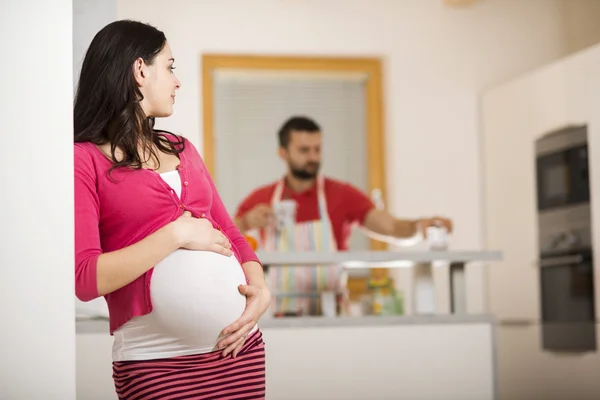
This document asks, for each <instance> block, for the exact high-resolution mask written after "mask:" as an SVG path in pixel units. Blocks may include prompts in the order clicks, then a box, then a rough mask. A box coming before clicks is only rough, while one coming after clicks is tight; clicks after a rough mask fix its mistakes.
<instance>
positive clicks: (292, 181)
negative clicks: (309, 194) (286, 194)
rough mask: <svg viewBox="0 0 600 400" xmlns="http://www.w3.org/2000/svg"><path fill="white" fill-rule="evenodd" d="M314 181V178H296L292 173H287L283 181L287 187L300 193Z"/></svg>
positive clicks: (311, 185)
mask: <svg viewBox="0 0 600 400" xmlns="http://www.w3.org/2000/svg"><path fill="white" fill-rule="evenodd" d="M315 182H316V178H313V179H298V178H296V177H295V176H293V175H292V174H289V173H288V174H287V175H286V177H285V183H286V185H287V187H289V188H290V189H292V191H294V192H296V193H302V192H305V191H307V190H308V189H310V188H311V187H313V185H314V184H315Z"/></svg>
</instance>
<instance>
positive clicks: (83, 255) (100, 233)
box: [75, 135, 258, 335]
mask: <svg viewBox="0 0 600 400" xmlns="http://www.w3.org/2000/svg"><path fill="white" fill-rule="evenodd" d="M165 136H166V137H168V138H169V140H173V137H172V136H169V135H165ZM179 158H180V160H181V163H180V164H179V166H178V167H177V169H178V170H179V174H180V176H181V181H182V191H181V200H179V199H178V197H177V195H176V193H175V192H174V191H173V190H172V189H171V188H170V187H169V185H168V184H167V183H166V182H165V181H164V180H163V179H162V178H161V177H160V175H159V174H157V173H156V172H155V171H152V170H148V169H142V170H133V169H129V168H118V169H114V170H113V171H112V173H111V177H110V178H109V176H108V175H107V173H108V170H109V168H110V167H111V161H110V160H109V159H108V158H106V157H105V155H104V154H103V153H102V152H101V151H100V150H99V149H98V148H97V147H96V146H95V145H94V144H92V143H76V144H75V293H76V295H77V297H78V298H79V299H80V300H82V301H89V300H92V299H94V298H97V297H98V296H99V295H98V286H97V281H96V265H97V262H98V257H99V256H100V254H102V252H111V251H115V250H119V249H121V248H124V247H127V246H129V245H131V244H134V243H136V242H138V241H140V240H142V239H143V238H145V237H146V236H148V235H150V234H151V233H153V232H155V231H157V230H158V229H160V228H161V227H163V226H165V225H167V224H168V223H169V222H171V221H174V220H175V219H177V218H178V217H179V216H181V214H183V212H184V211H185V210H188V211H190V212H191V213H192V215H193V216H195V217H205V218H207V219H208V220H209V221H211V222H212V223H213V226H215V228H217V229H220V230H222V231H223V233H224V234H225V235H226V236H227V237H228V238H229V240H230V241H231V244H232V249H233V252H234V254H235V256H236V257H237V259H238V260H239V261H240V263H244V262H247V261H257V262H258V258H257V257H256V254H255V253H254V251H252V248H251V247H250V246H249V245H248V243H247V242H246V240H245V239H244V237H243V236H242V235H241V234H240V232H239V230H238V229H237V227H236V226H235V225H234V223H233V222H232V220H231V218H230V216H229V214H228V212H227V210H226V209H225V206H224V205H223V202H222V201H221V198H220V197H219V194H218V193H217V189H216V188H215V185H214V183H213V181H212V179H211V177H210V175H209V173H208V171H207V170H206V166H205V165H204V162H203V161H202V158H201V157H200V154H199V153H198V151H197V149H196V148H195V147H194V146H193V145H192V144H191V143H190V142H189V141H188V140H185V150H184V151H183V152H181V153H180V154H179ZM152 271H153V269H150V270H149V271H148V272H146V273H145V274H144V275H142V276H140V277H139V278H138V279H136V280H135V281H133V282H131V283H130V284H129V285H127V286H125V287H123V288H121V289H119V290H116V291H114V292H112V293H109V294H108V295H106V296H104V297H105V299H106V302H107V303H108V310H109V315H110V333H111V335H112V334H113V332H114V331H115V330H116V329H118V328H119V327H120V326H121V325H123V324H125V323H126V322H127V321H129V319H131V318H132V317H135V316H140V315H144V314H148V313H150V312H151V311H152V302H151V300H150V279H151V277H152Z"/></svg>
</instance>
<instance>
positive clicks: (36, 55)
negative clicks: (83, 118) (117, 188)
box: [0, 0, 75, 400]
mask: <svg viewBox="0 0 600 400" xmlns="http://www.w3.org/2000/svg"><path fill="white" fill-rule="evenodd" d="M71 15H72V10H71V0H55V1H52V2H49V1H45V0H30V1H26V2H25V1H21V0H8V2H7V1H6V0H4V1H3V2H2V12H1V13H0V33H1V34H0V37H1V38H2V42H1V43H2V54H3V58H2V62H1V63H0V87H1V88H2V90H0V120H1V121H2V150H1V152H0V177H1V178H0V179H1V180H0V183H1V185H0V187H1V188H2V189H1V192H2V195H1V196H0V221H1V222H0V235H1V237H2V244H1V245H0V320H1V322H0V324H1V326H2V329H0V398H2V399H7V400H13V399H14V400H20V399H64V400H69V399H74V398H75V317H74V302H73V290H74V277H73V270H74V266H73V254H74V253H73V178H72V177H73V155H72V154H73V150H72V149H73V144H72V143H73V139H72V137H73V135H72V130H73V124H72V86H71V84H72V82H73V73H72V71H73V70H72V63H71V60H72V54H73V53H72V47H71V43H72V42H71V40H72V29H71V27H72V25H71Z"/></svg>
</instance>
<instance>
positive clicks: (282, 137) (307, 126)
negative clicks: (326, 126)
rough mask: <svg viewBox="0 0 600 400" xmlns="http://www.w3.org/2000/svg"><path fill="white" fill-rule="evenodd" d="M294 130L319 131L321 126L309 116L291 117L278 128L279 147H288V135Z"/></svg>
mask: <svg viewBox="0 0 600 400" xmlns="http://www.w3.org/2000/svg"><path fill="white" fill-rule="evenodd" d="M294 131H299V132H309V133H319V132H321V127H320V126H319V125H318V124H317V123H316V122H315V121H313V120H312V119H310V118H307V117H301V116H295V117H291V118H289V119H288V120H287V121H285V122H284V124H283V125H282V126H281V128H280V129H279V132H278V135H279V147H282V148H287V147H288V145H289V144H290V136H291V134H292V132H294Z"/></svg>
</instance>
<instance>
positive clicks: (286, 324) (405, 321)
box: [76, 315, 494, 335]
mask: <svg viewBox="0 0 600 400" xmlns="http://www.w3.org/2000/svg"><path fill="white" fill-rule="evenodd" d="M493 322H494V318H493V317H492V316H489V315H431V316H426V315H419V316H390V317H387V316H386V317H383V316H382V317H378V316H363V317H335V318H328V317H286V318H263V319H262V320H261V321H260V323H259V326H260V327H261V329H262V328H265V329H269V328H274V329H286V328H289V329H296V328H317V327H330V328H335V327H340V328H341V327H369V326H393V325H431V324H435V325H440V324H441V325H446V324H473V323H493ZM76 329H77V334H90V333H92V334H94V333H99V334H106V335H108V332H109V329H108V320H107V319H106V318H77V323H76Z"/></svg>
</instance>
